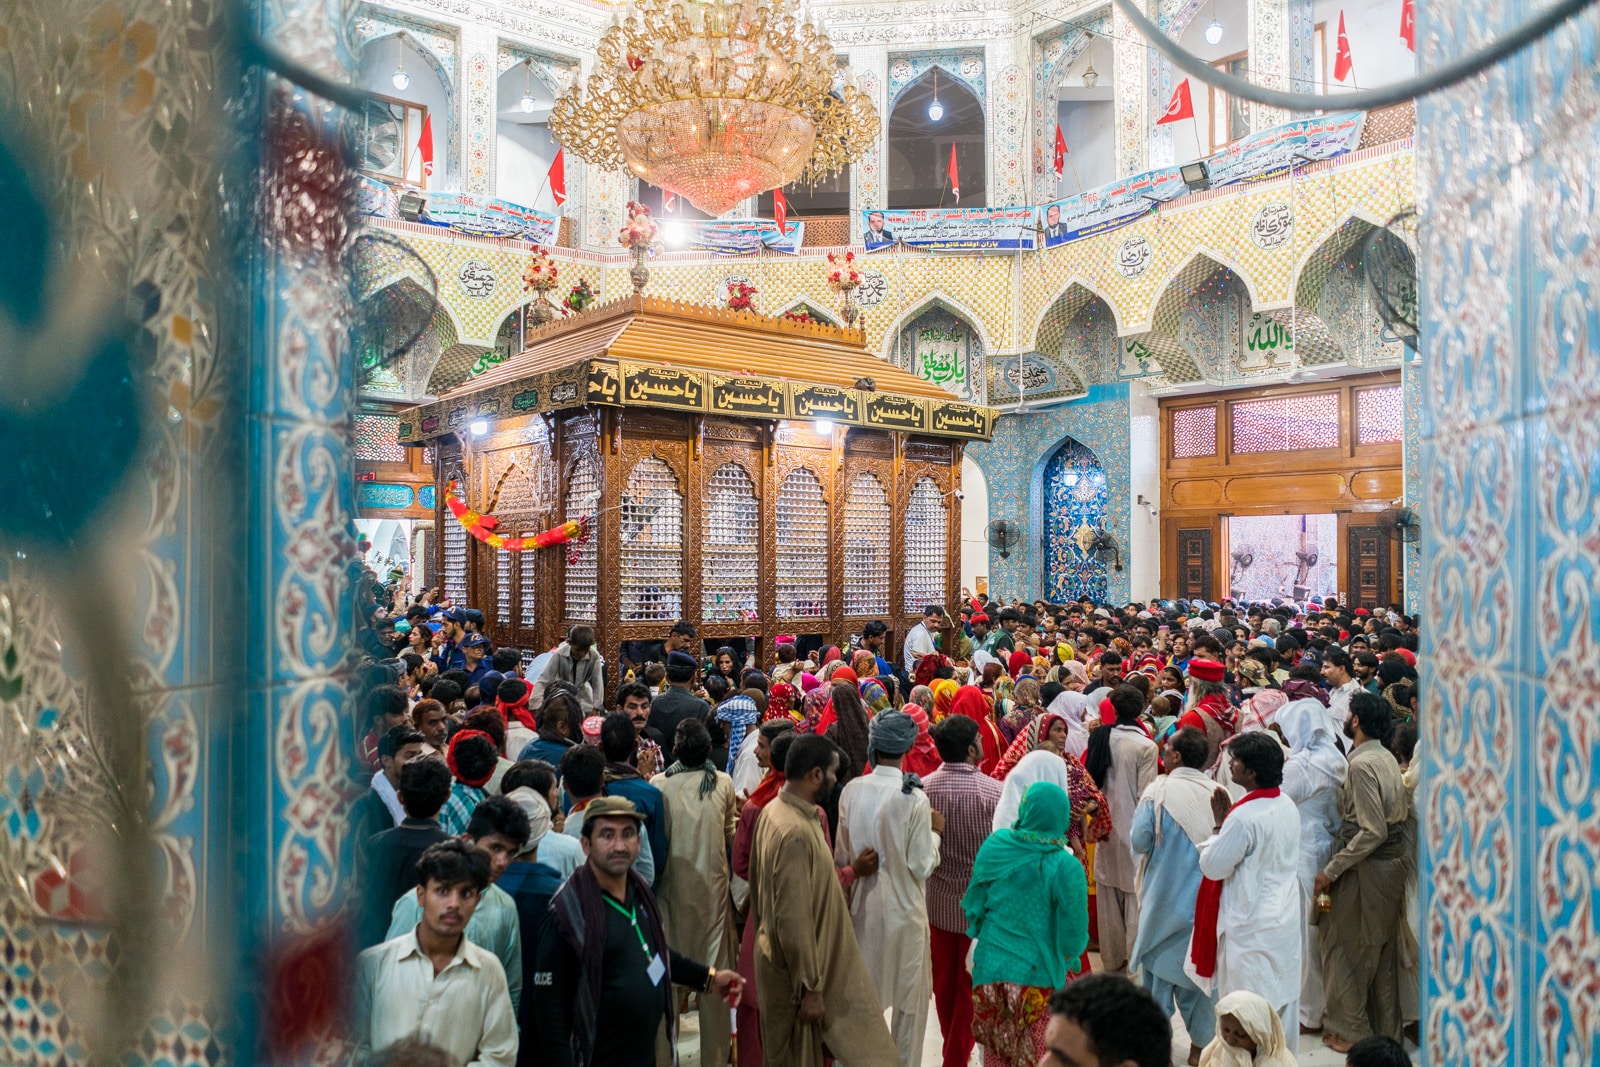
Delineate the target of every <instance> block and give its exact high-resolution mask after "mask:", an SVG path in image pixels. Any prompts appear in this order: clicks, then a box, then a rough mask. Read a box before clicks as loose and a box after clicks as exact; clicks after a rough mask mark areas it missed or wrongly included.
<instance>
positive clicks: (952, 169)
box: [945, 141, 961, 204]
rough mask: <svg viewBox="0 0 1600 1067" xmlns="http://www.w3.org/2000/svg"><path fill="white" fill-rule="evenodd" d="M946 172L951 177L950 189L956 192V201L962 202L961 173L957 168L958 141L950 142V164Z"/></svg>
mask: <svg viewBox="0 0 1600 1067" xmlns="http://www.w3.org/2000/svg"><path fill="white" fill-rule="evenodd" d="M945 174H946V175H947V176H948V177H949V179H950V191H951V192H952V193H954V194H955V197H956V203H958V204H959V203H961V175H960V173H959V172H958V171H957V170H956V143H955V142H954V141H951V142H950V165H949V166H948V167H946V168H945Z"/></svg>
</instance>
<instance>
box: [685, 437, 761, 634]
mask: <svg viewBox="0 0 1600 1067" xmlns="http://www.w3.org/2000/svg"><path fill="white" fill-rule="evenodd" d="M760 521H761V514H760V508H759V506H758V505H757V503H756V491H755V483H754V482H752V481H751V480H750V475H749V474H747V473H745V469H744V468H743V467H741V466H739V464H737V463H724V464H723V465H722V466H720V467H718V468H717V469H716V470H715V471H713V472H712V473H711V483H710V485H709V487H708V488H707V490H706V503H705V539H704V540H703V541H702V542H701V545H702V547H701V550H700V561H701V571H702V573H703V575H704V578H703V580H702V582H701V598H700V614H701V617H702V618H704V619H705V621H706V622H736V621H738V620H741V619H753V618H755V617H756V588H757V582H756V578H757V572H758V563H759V561H760V558H761V553H760V550H759V549H758V548H757V545H756V527H757V526H758V524H759V523H760Z"/></svg>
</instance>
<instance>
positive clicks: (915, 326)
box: [891, 300, 988, 404]
mask: <svg viewBox="0 0 1600 1067" xmlns="http://www.w3.org/2000/svg"><path fill="white" fill-rule="evenodd" d="M891 359H892V361H893V362H894V363H895V364H896V365H898V366H900V367H902V368H903V369H905V370H908V371H910V372H911V373H912V374H915V375H916V376H917V377H919V378H923V379H925V380H927V381H930V382H933V383H934V384H936V385H938V386H940V387H941V388H943V389H944V390H945V391H946V392H948V393H949V394H950V395H951V396H954V397H958V398H960V399H961V400H963V401H965V402H967V403H971V404H981V403H983V402H984V397H985V395H986V393H987V389H986V382H985V381H984V378H985V375H986V373H987V368H988V364H987V357H986V355H985V352H984V344H983V338H982V337H980V336H979V334H978V330H977V329H976V327H974V326H973V324H972V323H971V322H970V321H969V320H968V319H967V318H966V317H965V316H964V315H962V314H960V313H959V312H957V311H956V310H955V309H954V308H952V307H950V306H949V305H948V304H946V303H944V302H943V301H941V300H934V301H931V302H930V303H928V304H927V305H925V306H924V307H923V308H922V309H921V310H920V311H917V312H916V313H915V314H914V315H912V316H911V317H909V318H906V319H903V320H902V321H901V323H900V327H899V330H898V332H897V334H896V336H895V342H894V347H893V350H892V355H891Z"/></svg>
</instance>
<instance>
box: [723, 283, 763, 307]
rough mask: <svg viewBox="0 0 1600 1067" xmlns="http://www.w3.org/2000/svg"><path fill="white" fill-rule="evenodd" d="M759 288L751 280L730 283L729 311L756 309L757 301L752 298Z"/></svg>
mask: <svg viewBox="0 0 1600 1067" xmlns="http://www.w3.org/2000/svg"><path fill="white" fill-rule="evenodd" d="M757 292H758V290H757V289H756V287H755V286H753V285H751V284H750V283H749V282H729V283H728V310H729V311H754V310H755V307H756V302H755V301H754V300H753V299H751V298H752V297H754V296H755V295H756V293H757Z"/></svg>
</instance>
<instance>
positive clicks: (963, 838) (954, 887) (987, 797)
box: [922, 763, 1000, 934]
mask: <svg viewBox="0 0 1600 1067" xmlns="http://www.w3.org/2000/svg"><path fill="white" fill-rule="evenodd" d="M922 788H923V790H924V791H925V792H926V793H927V794H928V802H929V803H930V804H932V805H933V810H934V811H937V812H938V813H939V814H940V815H943V816H944V834H943V836H942V838H941V840H940V844H939V866H937V867H935V868H934V869H933V873H932V874H931V875H929V876H928V921H929V922H930V923H932V924H933V925H934V926H937V927H938V928H939V929H941V930H948V931H950V932H952V933H957V934H964V933H966V932H967V916H966V913H965V912H963V911H962V910H961V898H962V897H964V896H966V894H967V883H968V882H970V881H971V880H972V861H973V860H975V859H976V858H977V856H978V847H979V846H980V845H982V844H983V841H984V839H985V838H986V837H988V836H989V830H990V825H991V824H992V823H993V822H994V809H995V807H996V805H998V804H999V803H1000V783H999V782H997V781H995V780H994V779H993V778H990V777H989V776H988V775H987V774H984V773H983V772H982V771H980V770H978V768H977V767H975V766H974V765H972V764H970V763H946V764H944V765H942V766H941V767H940V768H939V769H938V770H936V771H934V772H933V773H932V774H930V775H928V777H927V778H925V779H923V782H922Z"/></svg>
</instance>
